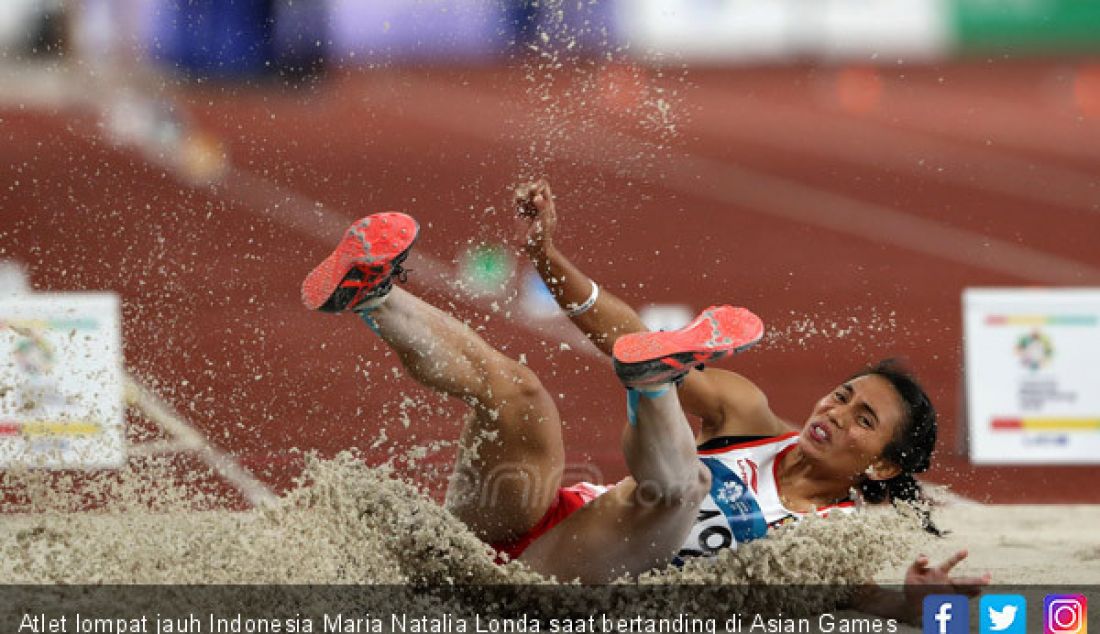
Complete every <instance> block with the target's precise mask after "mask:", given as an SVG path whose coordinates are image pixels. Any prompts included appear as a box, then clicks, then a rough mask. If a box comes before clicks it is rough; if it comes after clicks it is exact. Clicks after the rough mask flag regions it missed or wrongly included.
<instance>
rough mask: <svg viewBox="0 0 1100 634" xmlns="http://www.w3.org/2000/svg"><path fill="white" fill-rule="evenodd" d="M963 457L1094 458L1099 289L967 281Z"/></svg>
mask: <svg viewBox="0 0 1100 634" xmlns="http://www.w3.org/2000/svg"><path fill="white" fill-rule="evenodd" d="M963 327H964V344H965V372H966V398H967V415H968V419H969V431H970V459H971V461H972V462H975V463H979V464H995V463H1000V464H1035V463H1059V464H1068V463H1078V464H1083V463H1093V464H1097V463H1100V371H1098V370H1097V359H1100V289H973V288H972V289H966V291H964V293H963Z"/></svg>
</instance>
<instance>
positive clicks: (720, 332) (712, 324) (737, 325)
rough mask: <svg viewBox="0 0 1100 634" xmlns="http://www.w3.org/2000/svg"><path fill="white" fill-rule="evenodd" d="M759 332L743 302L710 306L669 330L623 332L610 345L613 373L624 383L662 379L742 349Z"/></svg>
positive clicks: (761, 325)
mask: <svg viewBox="0 0 1100 634" xmlns="http://www.w3.org/2000/svg"><path fill="white" fill-rule="evenodd" d="M763 336H764V322H762V321H761V320H760V318H759V317H757V316H756V315H754V314H753V313H752V312H751V311H749V310H747V309H745V308H734V307H732V306H711V307H710V308H708V309H706V310H704V311H703V312H702V313H701V314H700V315H699V316H698V317H696V318H695V321H693V322H692V323H690V324H689V325H687V326H685V327H684V328H682V329H680V330H676V331H672V332H644V333H636V334H631V335H626V336H623V337H620V338H619V339H618V340H616V341H615V345H614V347H613V348H612V356H613V359H614V365H615V373H616V374H618V375H619V378H620V379H621V380H622V382H623V383H624V384H625V385H627V386H628V387H629V386H634V385H646V384H653V383H663V382H666V381H670V380H672V379H673V378H674V377H676V376H678V375H681V374H683V373H685V372H687V371H688V370H690V369H691V368H692V367H694V366H696V365H699V364H701V363H709V362H711V361H715V360H717V359H721V358H722V357H725V356H729V355H731V354H737V353H739V352H744V351H745V350H747V349H749V348H751V347H752V346H754V345H756V344H757V343H758V342H759V341H760V340H761V339H762V338H763Z"/></svg>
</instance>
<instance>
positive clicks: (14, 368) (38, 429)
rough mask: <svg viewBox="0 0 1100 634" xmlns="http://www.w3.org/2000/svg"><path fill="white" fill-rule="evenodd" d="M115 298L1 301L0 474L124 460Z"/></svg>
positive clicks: (29, 297) (54, 295)
mask: <svg viewBox="0 0 1100 634" xmlns="http://www.w3.org/2000/svg"><path fill="white" fill-rule="evenodd" d="M120 322H121V319H120V313H119V300H118V297H117V296H116V295H114V294H110V293H80V294H67V293H43V294H30V295H10V296H5V297H0V468H3V467H12V466H16V465H20V466H27V467H49V468H94V467H119V466H121V465H122V464H123V462H124V460H125V447H124V440H125V437H124V429H123V423H124V419H123V414H124V403H123V392H122V335H121V329H120Z"/></svg>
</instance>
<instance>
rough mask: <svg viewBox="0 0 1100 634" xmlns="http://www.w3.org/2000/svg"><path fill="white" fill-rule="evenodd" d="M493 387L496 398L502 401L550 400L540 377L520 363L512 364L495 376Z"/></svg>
mask: <svg viewBox="0 0 1100 634" xmlns="http://www.w3.org/2000/svg"><path fill="white" fill-rule="evenodd" d="M491 387H492V390H493V392H494V396H496V398H498V399H500V400H502V401H504V400H512V401H524V402H532V401H539V400H542V399H549V395H548V394H547V392H546V388H544V387H543V386H542V381H539V377H537V376H535V373H534V372H532V371H531V369H530V368H528V367H527V366H525V365H520V364H519V363H514V364H512V366H511V367H509V368H506V369H504V370H503V371H502V372H500V373H499V374H497V375H496V376H494V377H493V380H492V383H491Z"/></svg>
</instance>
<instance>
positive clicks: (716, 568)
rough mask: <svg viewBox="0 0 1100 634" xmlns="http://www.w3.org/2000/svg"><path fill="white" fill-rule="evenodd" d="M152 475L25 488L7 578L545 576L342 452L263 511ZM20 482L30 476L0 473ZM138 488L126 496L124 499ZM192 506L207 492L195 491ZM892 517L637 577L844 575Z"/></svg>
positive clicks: (791, 533) (877, 546) (871, 516)
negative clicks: (91, 503) (214, 503)
mask: <svg viewBox="0 0 1100 634" xmlns="http://www.w3.org/2000/svg"><path fill="white" fill-rule="evenodd" d="M158 476H159V474H157V473H156V471H155V470H152V471H143V472H141V473H137V472H131V473H126V474H124V475H123V476H122V477H118V478H112V479H110V480H107V481H105V482H104V483H103V484H102V490H100V491H99V492H98V493H99V495H100V496H101V497H102V499H104V500H108V502H106V504H105V505H104V506H103V507H102V508H100V509H98V510H95V511H84V512H74V511H73V510H72V509H73V507H74V506H76V505H77V503H78V502H83V501H84V500H85V498H86V494H81V498H80V500H76V501H74V500H67V499H66V494H64V493H61V492H59V491H60V490H61V489H59V488H46V487H38V493H39V497H37V498H36V499H35V506H36V508H39V509H43V510H41V511H40V512H37V513H33V514H17V515H6V516H3V517H2V518H0V524H2V525H3V529H4V530H3V531H0V576H2V577H3V578H4V579H5V580H6V581H7V582H8V583H44V582H45V583H70V584H76V583H97V584H98V583H120V584H146V583H151V584H163V583H174V584H306V583H310V584H382V583H402V584H405V583H416V584H440V583H441V584H451V583H459V584H466V583H473V584H500V583H539V582H546V581H548V580H546V579H543V578H541V577H540V576H538V575H536V574H534V573H532V572H530V571H528V570H526V569H525V568H524V567H523V566H522V565H521V564H518V563H513V564H509V565H507V566H498V565H496V564H495V563H494V562H493V559H492V553H491V552H490V550H489V549H488V548H487V547H486V546H485V545H484V544H483V543H482V542H481V541H480V540H479V539H478V538H477V537H475V536H474V535H473V534H472V533H471V532H470V531H469V530H467V529H466V527H465V526H464V525H463V524H462V523H461V522H459V521H458V520H457V519H456V518H454V517H453V516H452V515H451V514H449V513H448V512H447V511H446V510H444V509H443V508H442V507H440V506H439V505H438V504H436V503H435V502H433V501H432V500H431V499H429V498H428V497H427V495H425V494H424V492H422V491H420V490H418V489H417V488H415V487H414V486H412V485H411V484H409V483H407V482H405V481H403V480H401V479H399V478H397V477H396V476H395V475H394V472H393V470H392V469H390V468H388V467H369V466H367V465H365V464H363V462H362V461H361V460H360V458H359V457H358V456H357V455H356V454H355V453H354V452H345V453H342V454H340V455H339V456H337V457H336V458H334V459H331V460H320V459H311V460H310V461H309V464H308V467H307V469H306V472H305V474H304V476H303V478H302V480H301V482H300V484H299V485H298V486H297V487H296V488H294V489H293V490H292V491H290V492H289V493H288V494H287V495H286V496H284V497H283V498H281V499H280V500H279V501H278V502H277V503H276V504H273V505H271V506H269V507H267V508H263V509H257V510H252V511H246V512H234V511H226V510H209V511H196V510H193V509H194V508H195V500H194V499H193V498H192V497H191V496H192V495H193V492H189V491H187V490H186V488H185V486H184V485H181V484H176V483H173V482H172V481H171V480H164V479H160V478H159V477H158ZM3 477H4V479H5V483H4V484H5V485H8V486H11V485H14V484H17V483H16V482H15V480H19V479H22V482H20V483H18V484H21V485H22V486H23V487H24V488H30V489H35V487H34V486H29V487H28V481H29V482H30V484H31V485H33V484H34V482H36V481H38V480H39V479H42V475H41V474H40V473H37V472H24V473H22V474H19V473H14V472H13V473H8V474H5V475H4V476H3ZM138 492H140V493H138ZM201 503H202V504H203V505H209V504H210V500H208V499H205V498H203V499H202V500H201ZM910 524H911V522H909V521H908V520H907V519H906V518H905V517H903V516H901V515H899V514H898V513H894V512H868V513H863V514H861V515H860V516H859V517H838V518H835V519H832V520H827V521H816V520H815V521H807V522H803V523H802V524H800V525H797V526H794V527H791V528H789V529H784V530H782V531H780V532H778V533H777V534H776V535H775V536H774V537H771V538H768V539H765V540H761V541H759V542H756V543H753V544H749V545H747V546H744V547H742V548H741V549H738V550H737V551H730V552H728V553H725V554H724V555H723V556H722V557H720V558H718V560H717V561H699V562H692V563H690V564H689V565H687V566H685V567H684V568H683V569H676V568H669V569H667V570H662V571H657V572H654V573H652V574H649V575H646V576H643V577H642V578H641V579H640V580H639V581H640V583H643V584H669V583H711V584H715V583H720V584H728V583H760V582H764V583H803V582H814V583H826V582H829V583H832V582H837V583H845V582H847V583H858V582H861V581H863V580H866V579H868V578H870V577H871V576H872V575H873V574H875V573H876V572H878V571H879V570H880V569H882V568H883V567H885V566H887V565H890V564H894V563H897V562H896V557H895V556H894V554H896V553H899V552H902V553H910V552H912V551H911V549H909V548H905V547H904V546H903V544H906V543H907V542H909V541H911V540H912V538H913V534H914V531H912V530H909V529H908V528H907V526H908V525H910Z"/></svg>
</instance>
